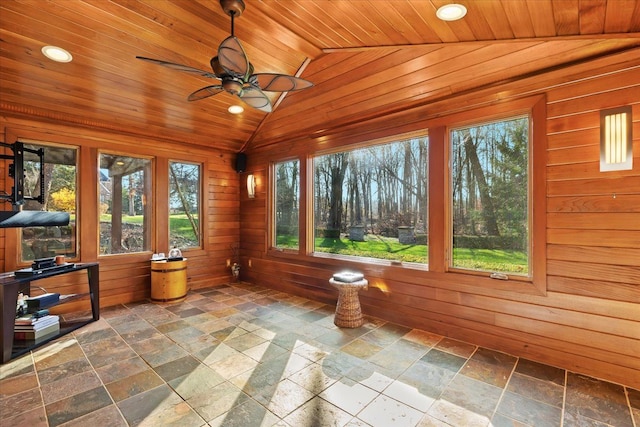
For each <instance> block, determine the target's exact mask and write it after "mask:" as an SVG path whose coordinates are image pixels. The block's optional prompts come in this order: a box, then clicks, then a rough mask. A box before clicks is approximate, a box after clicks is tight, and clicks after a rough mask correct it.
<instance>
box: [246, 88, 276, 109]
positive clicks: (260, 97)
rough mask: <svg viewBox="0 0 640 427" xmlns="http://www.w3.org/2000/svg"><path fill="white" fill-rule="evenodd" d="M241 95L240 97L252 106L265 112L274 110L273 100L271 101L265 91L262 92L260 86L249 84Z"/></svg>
mask: <svg viewBox="0 0 640 427" xmlns="http://www.w3.org/2000/svg"><path fill="white" fill-rule="evenodd" d="M239 96H240V99H242V100H243V101H244V102H245V103H246V104H247V105H249V106H250V107H253V108H256V109H258V110H260V111H264V112H265V113H270V112H271V111H273V107H272V106H271V101H269V98H268V97H267V95H265V94H264V92H262V91H261V90H260V88H258V87H255V86H247V87H245V88H244V89H243V90H242V92H241V93H240V95H239Z"/></svg>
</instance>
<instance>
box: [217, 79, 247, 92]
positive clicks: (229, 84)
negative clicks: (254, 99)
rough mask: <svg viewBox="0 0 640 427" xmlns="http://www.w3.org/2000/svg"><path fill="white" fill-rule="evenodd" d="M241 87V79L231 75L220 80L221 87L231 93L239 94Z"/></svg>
mask: <svg viewBox="0 0 640 427" xmlns="http://www.w3.org/2000/svg"><path fill="white" fill-rule="evenodd" d="M242 87H243V83H242V81H241V80H238V79H235V78H233V77H227V78H224V79H223V80H222V88H223V89H224V90H226V91H227V92H229V93H230V94H232V95H239V94H240V93H241V92H242Z"/></svg>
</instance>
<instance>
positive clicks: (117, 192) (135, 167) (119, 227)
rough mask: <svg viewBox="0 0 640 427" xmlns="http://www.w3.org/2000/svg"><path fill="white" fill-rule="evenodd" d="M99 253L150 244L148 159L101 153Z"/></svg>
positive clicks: (133, 249) (130, 250)
mask: <svg viewBox="0 0 640 427" xmlns="http://www.w3.org/2000/svg"><path fill="white" fill-rule="evenodd" d="M98 186H99V189H98V191H99V203H100V206H99V215H100V218H99V220H100V255H108V254H122V253H133V252H144V251H149V250H150V248H151V216H152V215H151V213H152V210H151V209H152V206H151V194H152V188H151V160H150V159H146V158H137V157H128V156H124V155H115V154H104V153H101V154H100V159H99V169H98Z"/></svg>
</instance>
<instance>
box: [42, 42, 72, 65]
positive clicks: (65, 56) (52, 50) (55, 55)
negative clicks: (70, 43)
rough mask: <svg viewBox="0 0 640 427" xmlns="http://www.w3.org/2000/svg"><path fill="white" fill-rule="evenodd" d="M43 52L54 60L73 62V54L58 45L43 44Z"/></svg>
mask: <svg viewBox="0 0 640 427" xmlns="http://www.w3.org/2000/svg"><path fill="white" fill-rule="evenodd" d="M41 51H42V54H43V55H44V56H46V57H47V58H49V59H50V60H52V61H56V62H71V60H72V59H73V56H71V54H70V53H69V52H68V51H66V50H65V49H63V48H61V47H58V46H43V48H42V49H41Z"/></svg>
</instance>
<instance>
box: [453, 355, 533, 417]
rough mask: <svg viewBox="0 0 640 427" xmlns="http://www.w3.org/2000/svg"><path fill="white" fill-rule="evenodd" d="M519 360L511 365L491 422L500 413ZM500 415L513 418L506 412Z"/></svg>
mask: <svg viewBox="0 0 640 427" xmlns="http://www.w3.org/2000/svg"><path fill="white" fill-rule="evenodd" d="M478 348H480V347H478ZM519 361H520V358H519V357H516V362H515V363H514V364H513V366H512V367H511V372H510V373H509V378H507V382H506V383H505V384H504V387H503V388H502V391H501V392H500V397H499V398H498V402H497V403H496V406H495V407H494V408H493V411H492V412H491V418H490V419H489V422H491V420H493V418H494V417H495V416H496V414H497V413H498V408H499V407H500V404H501V403H502V401H503V399H504V396H505V395H506V394H507V389H508V388H509V383H511V379H512V378H513V375H514V374H515V372H516V367H517V366H518V362H519ZM461 369H462V368H461ZM516 394H518V393H516ZM520 396H521V395H520ZM522 397H524V398H525V399H526V397H525V396H522ZM531 400H533V399H531ZM500 415H503V416H505V417H507V418H509V419H512V417H511V416H507V415H506V414H502V413H500ZM523 424H524V423H523Z"/></svg>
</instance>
